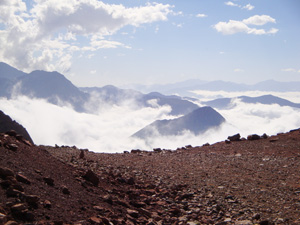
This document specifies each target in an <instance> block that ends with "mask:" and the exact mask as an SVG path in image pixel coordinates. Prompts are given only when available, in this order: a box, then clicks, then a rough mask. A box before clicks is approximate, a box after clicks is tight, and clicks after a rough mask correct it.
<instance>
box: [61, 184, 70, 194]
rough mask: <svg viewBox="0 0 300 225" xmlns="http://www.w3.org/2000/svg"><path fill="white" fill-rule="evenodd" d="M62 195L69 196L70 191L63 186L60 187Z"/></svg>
mask: <svg viewBox="0 0 300 225" xmlns="http://www.w3.org/2000/svg"><path fill="white" fill-rule="evenodd" d="M62 193H63V194H65V195H69V194H70V191H69V189H68V188H67V187H66V186H63V187H62Z"/></svg>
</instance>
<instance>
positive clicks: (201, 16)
mask: <svg viewBox="0 0 300 225" xmlns="http://www.w3.org/2000/svg"><path fill="white" fill-rule="evenodd" d="M196 17H198V18H204V17H207V15H206V14H202V13H199V14H197V15H196Z"/></svg>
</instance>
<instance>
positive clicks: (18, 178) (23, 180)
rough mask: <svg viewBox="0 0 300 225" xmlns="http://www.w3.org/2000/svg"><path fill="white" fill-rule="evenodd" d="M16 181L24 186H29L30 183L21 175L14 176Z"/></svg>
mask: <svg viewBox="0 0 300 225" xmlns="http://www.w3.org/2000/svg"><path fill="white" fill-rule="evenodd" d="M16 179H17V181H19V182H22V183H24V184H31V181H30V180H29V179H28V178H27V177H25V176H24V175H23V174H20V173H18V174H17V175H16Z"/></svg>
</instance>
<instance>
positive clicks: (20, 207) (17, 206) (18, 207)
mask: <svg viewBox="0 0 300 225" xmlns="http://www.w3.org/2000/svg"><path fill="white" fill-rule="evenodd" d="M10 209H11V211H12V212H13V213H20V212H22V211H23V210H26V209H27V207H26V205H25V204H24V203H18V204H15V205H13V206H12V207H11V208H10Z"/></svg>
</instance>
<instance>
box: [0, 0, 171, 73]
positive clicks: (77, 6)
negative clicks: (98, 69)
mask: <svg viewBox="0 0 300 225" xmlns="http://www.w3.org/2000/svg"><path fill="white" fill-rule="evenodd" d="M172 13H173V11H172V6H171V5H168V4H159V3H147V4H146V5H144V6H140V7H124V6H123V5H117V4H107V3H103V2H102V1H98V0H84V1H77V0H68V1H59V0H36V1H35V3H34V5H33V7H32V9H31V10H30V11H29V10H28V9H27V8H26V4H25V3H24V2H22V1H21V0H10V1H8V0H5V1H0V25H2V26H3V27H4V29H2V30H1V31H0V61H5V62H7V63H9V64H10V65H12V66H15V67H17V68H19V69H22V70H25V71H31V70H33V69H45V70H53V69H55V70H58V71H60V72H64V71H67V70H68V69H69V68H65V66H67V65H69V66H70V65H71V62H72V57H71V58H70V57H67V56H69V55H73V54H72V53H73V52H74V51H82V50H83V51H96V50H99V49H101V48H118V47H122V48H130V47H129V46H127V45H125V44H123V43H120V42H118V41H113V40H106V39H105V37H106V36H108V35H110V36H111V35H113V34H115V33H116V32H117V31H119V30H120V29H121V28H123V27H125V26H134V27H139V26H141V25H143V24H148V23H153V22H157V21H166V20H167V19H168V15H170V14H172ZM95 36H96V37H98V38H96V39H95V38H94V37H95ZM78 37H81V39H84V40H85V43H89V44H88V45H83V44H82V42H79V41H77V40H78ZM93 38H94V39H93ZM68 58H69V62H66V60H67V59H68ZM61 59H64V60H65V62H64V66H60V67H57V66H58V64H61V63H60V61H61ZM60 68H63V70H59V69H60Z"/></svg>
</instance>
